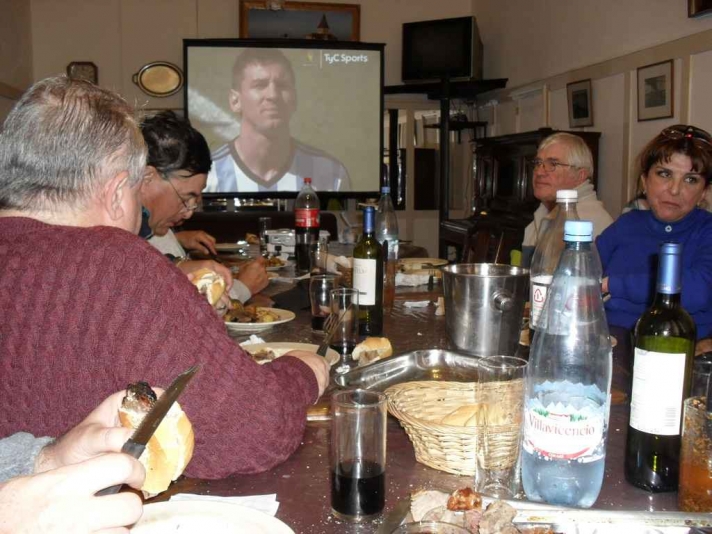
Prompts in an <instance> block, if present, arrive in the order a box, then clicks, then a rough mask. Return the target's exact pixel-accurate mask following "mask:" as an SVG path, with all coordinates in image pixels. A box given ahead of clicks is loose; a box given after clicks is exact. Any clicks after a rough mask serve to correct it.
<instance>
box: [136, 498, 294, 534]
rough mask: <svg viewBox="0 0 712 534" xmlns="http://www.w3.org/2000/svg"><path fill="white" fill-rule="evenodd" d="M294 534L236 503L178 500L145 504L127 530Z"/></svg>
mask: <svg viewBox="0 0 712 534" xmlns="http://www.w3.org/2000/svg"><path fill="white" fill-rule="evenodd" d="M175 532H183V533H185V534H191V533H201V534H202V533H207V532H210V533H211V534H233V533H246V532H249V533H250V534H294V531H293V530H292V529H291V528H289V527H288V526H287V525H285V524H284V523H282V522H281V521H280V520H279V519H277V518H275V517H272V516H270V515H267V514H265V513H262V512H258V511H257V510H253V509H252V508H247V507H246V506H240V505H239V504H231V503H221V502H210V501H192V502H189V501H178V502H159V503H156V504H147V505H146V506H144V507H143V516H142V517H141V520H140V521H139V522H138V523H136V525H134V527H133V528H132V529H131V534H173V533H175Z"/></svg>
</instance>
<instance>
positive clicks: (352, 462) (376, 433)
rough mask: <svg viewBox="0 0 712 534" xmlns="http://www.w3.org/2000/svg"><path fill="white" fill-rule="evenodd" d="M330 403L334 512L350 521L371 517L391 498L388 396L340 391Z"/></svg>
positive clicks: (338, 516) (376, 393)
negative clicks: (389, 495)
mask: <svg viewBox="0 0 712 534" xmlns="http://www.w3.org/2000/svg"><path fill="white" fill-rule="evenodd" d="M331 409H332V419H331V512H332V514H333V515H334V516H335V517H336V518H337V519H340V520H342V521H348V522H350V523H361V522H364V521H370V520H372V519H375V518H377V517H378V516H379V515H380V514H381V512H383V508H384V505H385V502H386V417H387V412H386V396H385V395H384V394H383V393H380V392H377V391H368V390H364V389H356V390H346V391H340V392H337V393H334V395H333V396H332V398H331Z"/></svg>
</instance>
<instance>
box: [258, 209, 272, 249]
mask: <svg viewBox="0 0 712 534" xmlns="http://www.w3.org/2000/svg"><path fill="white" fill-rule="evenodd" d="M258 224H259V234H260V255H261V256H267V230H269V229H270V228H271V227H272V218H271V217H260V218H259V219H258Z"/></svg>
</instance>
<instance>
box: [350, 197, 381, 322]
mask: <svg viewBox="0 0 712 534" xmlns="http://www.w3.org/2000/svg"><path fill="white" fill-rule="evenodd" d="M375 213H376V212H375V210H374V208H373V206H366V207H365V208H364V210H363V235H362V236H361V240H360V241H359V242H358V243H356V246H355V247H354V273H353V285H354V289H356V290H358V292H359V295H358V307H359V333H360V334H361V335H364V336H380V335H381V333H382V332H383V260H384V258H383V248H382V247H381V244H380V243H379V242H378V239H376V236H375V234H374V222H375V221H374V220H375Z"/></svg>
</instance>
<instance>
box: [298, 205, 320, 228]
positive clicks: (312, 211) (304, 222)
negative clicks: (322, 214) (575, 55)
mask: <svg viewBox="0 0 712 534" xmlns="http://www.w3.org/2000/svg"><path fill="white" fill-rule="evenodd" d="M294 226H297V227H299V228H315V227H317V226H319V208H308V209H305V208H298V209H295V210H294Z"/></svg>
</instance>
